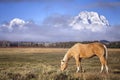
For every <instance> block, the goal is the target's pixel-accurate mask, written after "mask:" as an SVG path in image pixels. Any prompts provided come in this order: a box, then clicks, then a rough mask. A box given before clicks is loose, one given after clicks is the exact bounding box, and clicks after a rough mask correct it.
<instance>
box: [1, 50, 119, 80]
mask: <svg viewBox="0 0 120 80" xmlns="http://www.w3.org/2000/svg"><path fill="white" fill-rule="evenodd" d="M66 51H67V49H62V48H0V80H120V49H109V50H108V66H109V74H106V73H105V72H103V73H101V74H100V73H99V71H100V62H99V60H98V58H97V57H94V58H91V59H83V60H82V67H83V68H84V69H85V72H84V73H76V66H75V61H74V59H71V60H70V61H69V65H68V68H67V70H66V71H64V72H61V71H60V60H61V59H62V58H63V56H64V54H65V53H66Z"/></svg>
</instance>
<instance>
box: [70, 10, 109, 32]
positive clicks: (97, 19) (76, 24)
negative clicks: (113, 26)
mask: <svg viewBox="0 0 120 80" xmlns="http://www.w3.org/2000/svg"><path fill="white" fill-rule="evenodd" d="M69 25H70V26H72V28H73V29H76V30H83V29H90V30H91V31H100V30H101V29H102V28H103V27H107V26H109V22H108V20H107V19H106V18H105V17H104V16H103V15H99V14H98V13H97V12H88V11H83V12H80V13H79V14H78V16H75V17H74V18H73V19H72V20H71V22H70V24H69Z"/></svg>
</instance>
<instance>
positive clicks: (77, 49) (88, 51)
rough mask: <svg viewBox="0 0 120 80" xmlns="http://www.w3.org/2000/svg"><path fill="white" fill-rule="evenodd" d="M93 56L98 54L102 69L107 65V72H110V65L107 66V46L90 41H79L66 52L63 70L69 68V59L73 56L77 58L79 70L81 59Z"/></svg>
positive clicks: (62, 62) (78, 68) (62, 63)
mask: <svg viewBox="0 0 120 80" xmlns="http://www.w3.org/2000/svg"><path fill="white" fill-rule="evenodd" d="M93 56H97V57H98V58H99V59H100V62H101V71H100V72H102V71H103V68H104V66H105V68H106V72H107V73H108V66H107V48H106V46H105V45H103V44H102V43H98V42H95V43H89V44H81V43H77V44H75V45H74V46H73V47H71V48H70V49H69V50H68V51H67V53H66V54H65V56H64V58H63V60H61V70H62V71H64V70H65V69H66V68H67V65H68V61H69V59H70V58H71V57H73V58H75V61H76V65H77V71H76V72H79V70H80V69H81V71H82V67H81V59H82V58H91V57H93Z"/></svg>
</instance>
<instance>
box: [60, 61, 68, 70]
mask: <svg viewBox="0 0 120 80" xmlns="http://www.w3.org/2000/svg"><path fill="white" fill-rule="evenodd" d="M60 67H61V71H64V70H65V69H66V68H67V62H65V61H64V60H61V66H60Z"/></svg>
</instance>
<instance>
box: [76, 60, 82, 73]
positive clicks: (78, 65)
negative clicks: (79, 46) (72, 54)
mask: <svg viewBox="0 0 120 80" xmlns="http://www.w3.org/2000/svg"><path fill="white" fill-rule="evenodd" d="M76 66H77V71H76V72H79V71H81V72H82V66H81V60H80V59H79V58H77V59H76Z"/></svg>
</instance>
